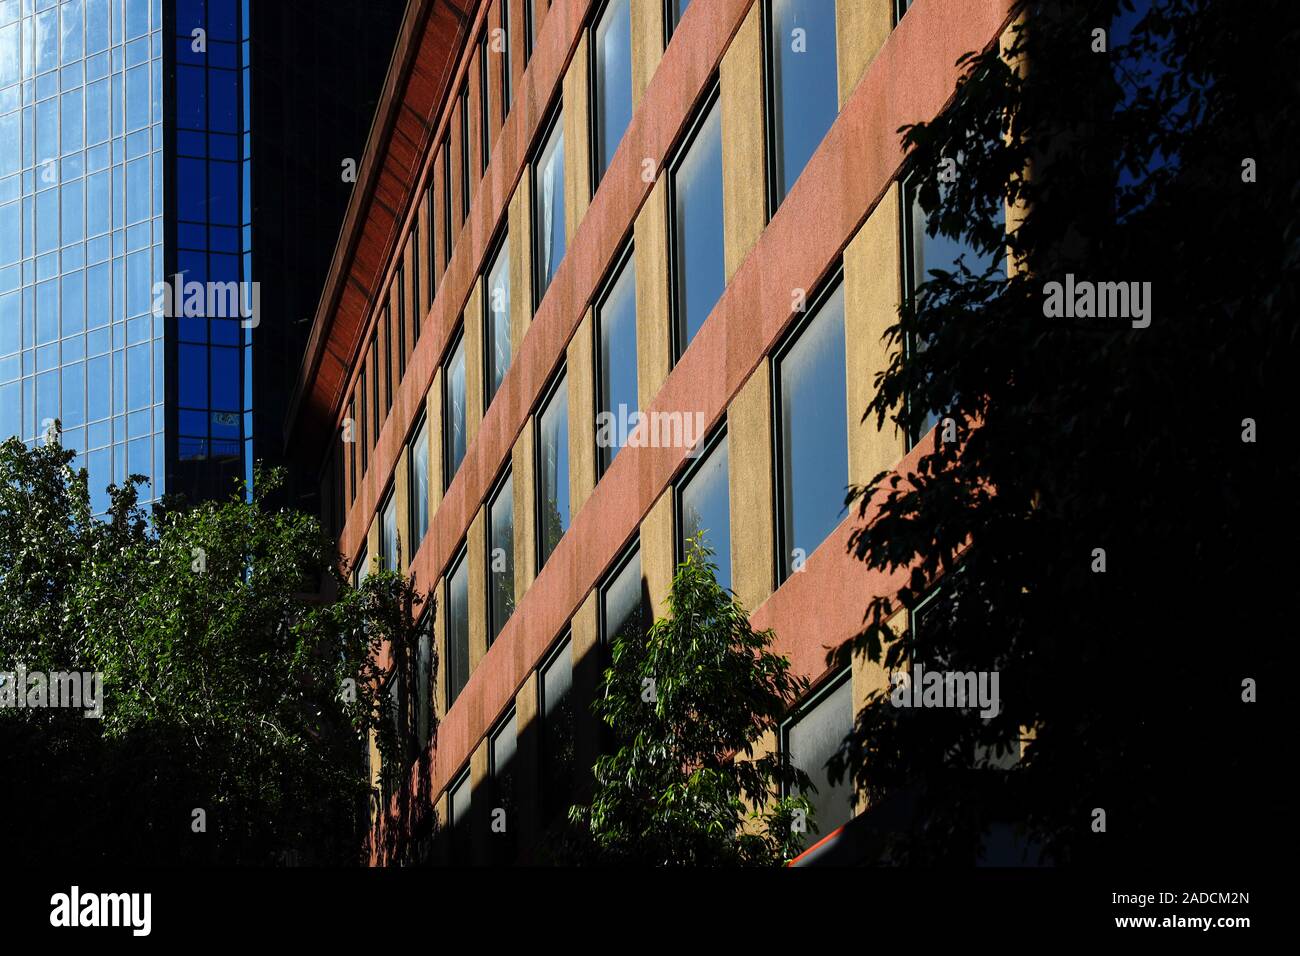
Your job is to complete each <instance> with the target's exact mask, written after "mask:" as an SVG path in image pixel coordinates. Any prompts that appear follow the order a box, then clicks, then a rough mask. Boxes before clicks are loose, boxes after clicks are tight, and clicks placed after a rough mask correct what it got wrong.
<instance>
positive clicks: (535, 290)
mask: <svg viewBox="0 0 1300 956" xmlns="http://www.w3.org/2000/svg"><path fill="white" fill-rule="evenodd" d="M563 116H564V99H563V96H559V97H557V99H556V102H555V104H554V105H553V106H552V107H551V109H550V112H549V113H547V117H546V121H545V122H544V123H542V124H541V127H540V130H541V135H540V136H538V138H537V145H536V146H535V147H534V148H533V156H532V159H531V160H529V162H528V176H529V181H528V182H529V196H528V201H529V205H530V207H531V208H530V209H529V210H528V215H529V225H530V227H531V228H530V230H529V231H530V232H531V233H532V236H531V237H529V242H530V248H529V252H530V256H529V258H530V260H531V261H530V262H529V270H530V272H531V273H532V276H531V279H532V281H531V283H530V285H531V286H532V288H531V289H530V290H529V291H530V294H531V298H532V300H533V301H532V306H533V314H534V315H536V314H537V310H538V309H539V308H541V305H542V300H543V299H545V298H546V293H547V292H549V291H550V288H551V285H550V283H549V282H548V283H547V284H546V287H545V288H542V283H541V274H542V270H543V269H544V268H545V267H544V266H543V265H542V261H541V255H540V254H539V251H540V249H541V244H542V233H541V230H540V229H539V228H538V220H539V217H538V215H537V211H538V208H539V199H538V197H539V193H538V190H537V164H538V163H539V162H540V161H541V158H542V153H544V152H546V147H547V145H548V144H549V143H550V141H551V137H552V136H553V135H554V134H555V131H556V129H557V128H559V130H560V135H561V136H563V135H564V129H563V123H562V118H563ZM565 150H566V151H567V150H568V144H567V143H566V144H565ZM567 167H568V157H567V156H566V157H565V161H564V164H563V165H562V168H561V178H564V176H563V173H564V170H565V169H567ZM562 185H563V184H562ZM565 198H566V197H565V196H564V195H561V196H560V204H561V208H563V204H564V200H565ZM564 227H565V229H566V230H567V229H568V227H569V223H568V219H567V217H566V219H565V223H564ZM564 246H565V248H564V252H565V254H566V255H567V254H568V251H569V248H568V246H569V243H568V240H567V238H566V240H565V243H564Z"/></svg>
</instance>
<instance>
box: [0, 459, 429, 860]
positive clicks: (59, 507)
mask: <svg viewBox="0 0 1300 956" xmlns="http://www.w3.org/2000/svg"><path fill="white" fill-rule="evenodd" d="M72 460H73V453H72V452H71V451H68V450H66V449H64V448H63V447H61V446H60V445H59V444H58V442H57V441H55V442H51V443H48V444H44V445H41V446H39V447H36V448H32V449H28V448H26V447H24V446H23V444H22V443H21V442H19V441H17V440H16V439H11V440H8V441H6V442H5V443H4V444H3V445H0V672H14V671H16V670H17V668H18V667H19V666H22V667H25V668H26V669H27V670H28V671H39V672H52V671H77V672H84V671H97V672H100V673H102V675H103V681H104V713H103V717H102V719H100V720H94V719H86V718H85V717H83V715H82V712H81V711H79V710H67V709H61V710H55V709H44V710H38V709H31V710H29V709H4V710H0V753H3V754H4V755H5V763H6V766H7V767H9V768H12V771H11V772H13V773H15V774H16V775H18V776H20V777H21V779H22V780H23V786H22V787H21V788H15V787H4V788H0V789H3V791H4V793H5V795H4V797H3V798H0V799H2V800H3V801H4V802H5V804H6V806H4V807H3V808H2V811H0V816H2V818H3V819H6V820H8V821H11V823H18V822H21V823H22V824H24V828H25V829H29V831H30V832H40V833H41V834H42V839H41V840H40V841H38V842H34V843H31V844H28V848H29V850H30V852H31V853H32V854H33V856H34V857H37V856H39V857H41V858H48V855H49V854H50V853H59V854H65V855H67V856H68V857H69V858H73V859H83V860H92V861H93V860H101V861H105V862H109V861H111V862H140V863H174V862H238V863H268V862H274V861H283V860H316V861H318V862H348V861H354V860H355V859H356V854H357V852H358V849H359V847H360V845H361V839H362V835H363V833H364V830H365V828H366V826H367V822H368V821H367V803H368V801H367V791H368V789H369V784H368V781H367V780H366V779H365V775H364V772H363V754H362V749H361V743H360V741H361V739H362V738H363V737H364V736H365V735H367V734H368V733H369V732H370V730H371V729H375V730H376V732H377V734H378V736H379V739H380V746H381V748H383V749H385V750H388V749H390V748H391V747H392V746H393V738H394V730H393V722H392V720H390V719H385V717H386V716H387V715H386V714H385V713H384V706H385V705H384V703H383V702H381V701H380V699H379V698H378V696H377V693H376V689H375V688H376V687H377V686H378V683H379V678H380V676H381V675H380V674H379V672H378V670H377V656H378V652H379V650H380V647H381V645H382V644H383V642H384V641H386V640H393V639H396V640H398V641H399V642H400V641H401V640H403V639H404V638H405V635H406V633H407V631H408V630H409V625H408V623H407V622H408V621H409V620H410V619H411V617H412V611H413V606H414V605H415V604H418V603H419V600H420V599H419V597H418V595H416V594H415V593H414V591H413V589H412V588H411V587H410V586H409V585H408V584H405V583H403V582H402V581H401V579H400V578H399V577H398V576H397V575H393V574H373V575H371V576H370V577H369V578H368V579H367V580H366V582H365V583H364V585H363V587H362V588H360V589H359V590H357V589H353V588H351V587H349V586H348V584H347V582H346V581H345V580H344V579H343V577H342V576H341V575H340V574H339V572H338V571H337V570H336V569H335V567H334V561H335V554H334V552H333V549H332V547H331V545H330V542H329V541H328V539H327V538H326V537H325V535H324V534H323V532H322V530H321V528H320V526H319V523H318V522H317V521H316V519H315V518H313V517H310V516H308V515H304V514H301V513H297V512H294V511H289V510H275V509H272V508H270V507H269V505H268V504H267V501H268V496H270V495H272V494H273V493H274V491H275V489H276V488H277V487H278V485H279V484H280V481H281V476H280V475H279V474H278V473H275V472H271V473H266V474H259V476H258V478H257V481H256V483H255V486H254V493H253V495H252V496H251V498H250V499H248V500H246V498H245V494H244V491H243V489H238V490H237V491H236V492H235V494H234V495H232V497H231V498H230V499H229V500H226V501H220V502H210V503H206V504H201V505H198V506H196V507H192V508H189V509H185V510H180V509H162V510H159V511H157V512H155V514H154V515H153V516H152V520H150V518H149V517H148V516H146V514H145V513H144V512H143V510H142V509H141V508H140V506H139V505H138V495H137V485H138V484H139V483H140V482H142V481H143V479H139V478H136V477H132V478H131V479H130V480H129V481H128V482H127V483H126V484H124V485H123V486H121V487H113V488H111V489H110V500H111V507H110V509H109V512H108V515H107V518H106V520H98V519H96V518H95V517H93V516H92V514H91V512H90V505H89V499H88V495H87V487H86V472H85V470H84V469H81V470H78V471H73V470H72V468H71V467H70V465H71V462H72ZM327 579H332V580H333V587H334V588H335V589H336V591H337V599H336V600H334V601H333V602H331V603H324V602H323V601H322V600H321V599H320V598H319V597H318V596H317V595H318V594H319V592H320V590H321V582H322V581H323V580H327ZM196 810H202V811H203V814H202V818H203V819H202V822H203V823H204V824H205V825H206V831H205V832H196V830H201V827H199V824H198V822H197V821H199V819H200V818H199V817H198V816H196V814H195V811H196Z"/></svg>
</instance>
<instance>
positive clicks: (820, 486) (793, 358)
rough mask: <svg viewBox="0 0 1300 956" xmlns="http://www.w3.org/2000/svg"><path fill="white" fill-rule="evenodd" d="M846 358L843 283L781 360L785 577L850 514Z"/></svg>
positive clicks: (782, 562)
mask: <svg viewBox="0 0 1300 956" xmlns="http://www.w3.org/2000/svg"><path fill="white" fill-rule="evenodd" d="M844 361H845V359H844V289H843V286H837V287H836V289H835V292H834V293H833V294H832V295H831V296H830V297H829V298H828V299H827V300H826V302H825V303H824V304H823V305H822V306H821V308H820V309H819V310H818V312H817V314H816V315H815V316H814V317H813V319H812V320H811V322H809V324H808V325H807V326H806V327H805V328H804V329H803V331H802V332H801V333H800V334H799V338H798V339H797V340H796V341H795V343H794V345H793V346H792V347H791V348H790V350H789V351H788V352H787V353H786V354H785V355H784V356H783V357H782V358H781V359H780V364H779V366H778V378H779V383H780V390H779V399H780V402H781V418H780V422H779V427H780V429H781V485H782V492H783V495H782V514H781V519H782V526H781V527H782V551H783V554H782V556H781V564H782V568H783V576H784V575H785V574H789V573H790V572H791V571H792V570H793V568H794V566H795V562H796V560H798V559H800V558H803V557H807V556H808V555H810V554H812V552H813V551H814V550H815V549H816V548H817V546H818V545H819V544H821V543H822V541H823V540H825V538H826V536H827V535H828V534H830V532H831V530H832V529H833V528H834V527H835V526H836V525H837V524H838V523H839V521H840V518H841V516H842V515H843V514H844V513H845V507H844V493H845V490H846V488H847V487H848V473H849V464H848V460H849V459H848V419H847V412H846V398H845V396H846V391H845V389H846V385H845V373H844ZM799 563H800V564H801V563H802V561H800V562H799Z"/></svg>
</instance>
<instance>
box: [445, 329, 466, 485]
mask: <svg viewBox="0 0 1300 956" xmlns="http://www.w3.org/2000/svg"><path fill="white" fill-rule="evenodd" d="M442 415H443V423H442V434H443V442H444V444H443V459H442V460H443V469H442V474H443V489H444V490H446V489H447V488H449V487H451V482H452V479H454V478H455V477H456V472H457V471H459V470H460V463H461V462H462V461H464V460H465V439H466V432H465V340H464V338H463V337H462V338H460V339H459V340H458V341H457V342H456V345H455V347H454V348H453V349H452V350H451V355H450V356H449V357H448V359H447V364H446V365H444V366H443V370H442Z"/></svg>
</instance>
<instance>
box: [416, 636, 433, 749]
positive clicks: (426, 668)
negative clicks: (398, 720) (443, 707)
mask: <svg viewBox="0 0 1300 956" xmlns="http://www.w3.org/2000/svg"><path fill="white" fill-rule="evenodd" d="M432 726H433V614H432V613H429V614H426V615H424V620H422V621H421V622H420V631H419V637H418V639H417V641H416V645H415V742H416V745H417V746H418V747H419V752H420V753H424V751H425V750H426V749H427V748H428V746H429V740H430V731H431V728H432Z"/></svg>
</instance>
